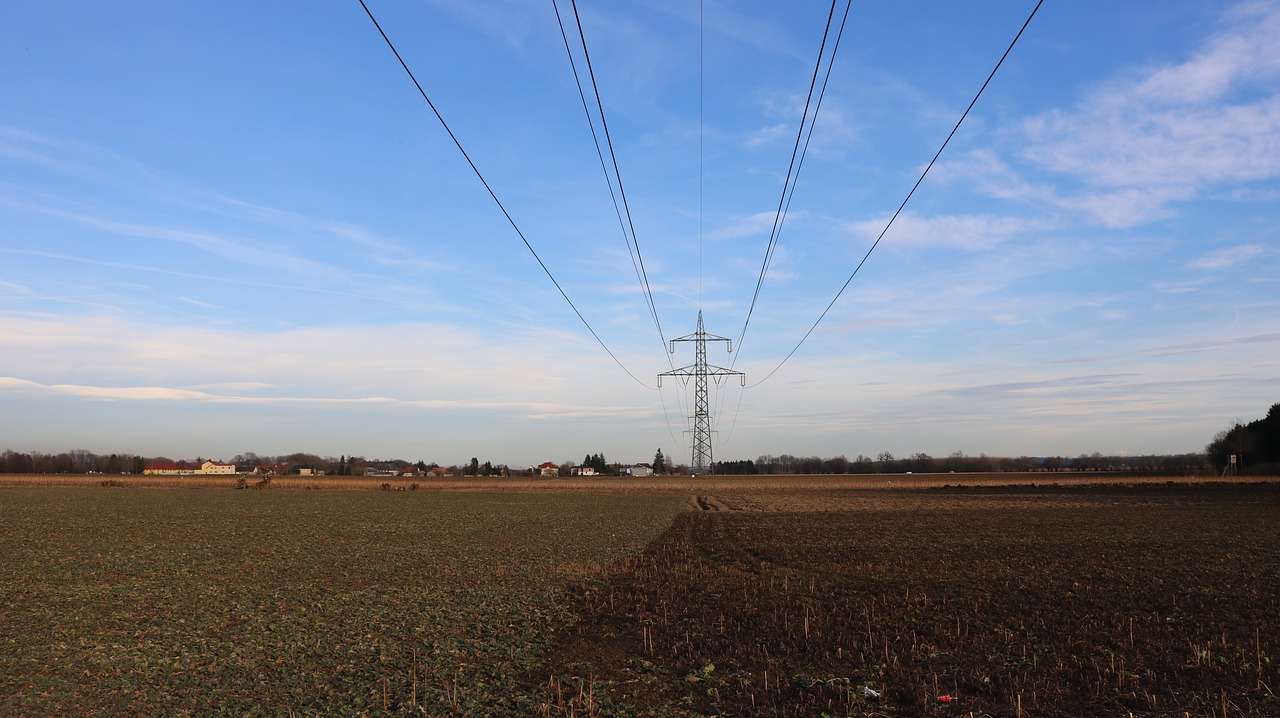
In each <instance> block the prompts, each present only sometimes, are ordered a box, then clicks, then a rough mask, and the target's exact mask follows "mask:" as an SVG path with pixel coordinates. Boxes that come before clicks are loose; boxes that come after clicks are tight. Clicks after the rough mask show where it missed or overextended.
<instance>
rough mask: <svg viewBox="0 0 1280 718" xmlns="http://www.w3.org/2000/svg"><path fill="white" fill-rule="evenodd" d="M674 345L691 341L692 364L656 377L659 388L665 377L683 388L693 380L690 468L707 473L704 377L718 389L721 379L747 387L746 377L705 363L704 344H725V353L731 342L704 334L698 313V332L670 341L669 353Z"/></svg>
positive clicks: (708, 438)
mask: <svg viewBox="0 0 1280 718" xmlns="http://www.w3.org/2000/svg"><path fill="white" fill-rule="evenodd" d="M676 342H693V346H694V360H693V365H692V366H686V367H682V368H680V369H672V370H671V371H664V372H662V373H661V374H659V375H658V388H659V389H661V388H662V377H664V376H674V377H676V378H677V379H679V380H680V381H681V383H683V384H684V385H685V386H688V384H689V377H693V393H694V400H693V458H692V461H691V462H690V463H691V465H690V468H691V469H693V470H694V471H700V472H701V471H710V470H711V411H710V408H709V402H708V401H707V377H711V378H712V381H714V382H715V383H716V385H717V386H718V385H719V384H720V379H721V377H727V376H738V377H741V378H742V385H743V386H746V385H747V375H746V374H743V373H742V372H740V371H734V370H732V369H725V368H724V367H718V366H712V365H710V364H707V342H725V343H726V349H725V350H726V351H733V342H732V341H731V340H729V339H726V338H725V337H718V336H716V335H714V334H707V333H706V331H704V330H703V328H702V311H701V310H699V311H698V330H697V331H695V332H694V333H693V334H686V335H685V336H682V337H679V338H677V339H672V340H671V341H670V349H669V351H670V352H671V353H672V354H675V353H676Z"/></svg>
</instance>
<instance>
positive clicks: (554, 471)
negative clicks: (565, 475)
mask: <svg viewBox="0 0 1280 718" xmlns="http://www.w3.org/2000/svg"><path fill="white" fill-rule="evenodd" d="M538 475H539V476H559V475H560V465H559V464H557V463H556V462H554V461H544V462H542V463H541V464H538Z"/></svg>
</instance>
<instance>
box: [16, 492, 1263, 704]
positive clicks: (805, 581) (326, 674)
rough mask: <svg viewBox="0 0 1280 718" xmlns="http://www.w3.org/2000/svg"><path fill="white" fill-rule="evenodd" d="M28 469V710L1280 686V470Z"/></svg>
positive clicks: (1044, 699) (1057, 693)
mask: <svg viewBox="0 0 1280 718" xmlns="http://www.w3.org/2000/svg"><path fill="white" fill-rule="evenodd" d="M687 488H689V486H684V487H680V486H677V487H673V488H672V489H669V490H666V491H663V490H654V489H653V488H652V487H650V489H648V490H643V489H637V490H634V491H619V490H617V487H613V490H610V491H590V490H586V489H583V488H577V489H574V490H546V489H545V488H544V489H543V490H541V491H538V492H513V491H505V492H495V491H487V492H475V491H418V492H384V491H376V490H375V491H276V490H269V491H226V490H213V489H200V490H174V489H144V488H127V489H120V488H101V487H98V488H6V489H0V511H3V518H4V521H3V523H0V546H3V548H4V551H3V552H2V554H3V555H0V626H3V632H2V633H0V713H2V714H6V715H65V714H72V713H74V714H88V715H111V714H130V715H180V714H194V715H209V714H224V713H225V714H232V715H253V714H258V715H291V714H292V715H575V716H587V715H601V716H604V715H635V716H680V715H687V716H694V715H703V716H710V715H759V716H820V715H832V716H840V715H856V716H917V715H932V716H984V715H986V716H1126V715H1129V714H1133V715H1136V716H1185V715H1193V716H1210V715H1214V716H1221V715H1227V716H1240V715H1243V716H1278V715H1280V699H1277V696H1276V694H1275V690H1276V689H1277V687H1280V541H1277V539H1276V536H1277V535H1280V486H1278V485H1276V484H1266V483H1259V484H1252V485H1243V484H1242V485H1232V484H1218V485H1182V484H1171V485H1164V484H1152V485H1146V486H1094V487H1061V486H1059V487H1052V486H1051V487H1045V486H1040V487H1029V486H1022V487H1013V488H995V487H979V488H973V487H971V488H948V489H938V488H934V489H926V488H909V489H900V488H893V489H889V488H874V487H868V486H863V487H860V488H849V487H845V488H839V487H834V486H831V485H826V486H819V487H814V486H809V485H806V486H803V487H801V488H796V487H794V486H789V485H788V484H787V483H786V482H777V481H775V482H774V483H773V484H765V483H760V482H758V481H745V482H744V481H735V480H718V481H717V482H716V483H715V484H698V485H695V486H693V488H694V489H695V491H696V493H689V492H688V491H685V490H682V489H687Z"/></svg>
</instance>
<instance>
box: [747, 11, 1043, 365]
mask: <svg viewBox="0 0 1280 718" xmlns="http://www.w3.org/2000/svg"><path fill="white" fill-rule="evenodd" d="M1043 4H1044V0H1039V1H1038V2H1037V3H1036V6H1035V7H1034V8H1032V9H1031V14H1030V15H1028V16H1027V19H1026V21H1025V22H1023V23H1022V27H1021V28H1019V29H1018V34H1016V35H1014V36H1013V41H1012V42H1010V43H1009V47H1007V48H1005V51H1004V54H1003V55H1001V56H1000V60H999V61H998V62H996V66H995V67H993V68H992V69H991V73H990V74H989V75H987V79H986V81H984V82H983V83H982V87H980V88H978V92H977V94H975V95H974V96H973V100H972V101H970V102H969V106H968V107H966V108H965V110H964V113H963V114H961V115H960V119H959V120H957V121H956V124H955V126H954V127H952V128H951V132H949V133H948V134H947V138H946V139H945V140H943V141H942V146H941V147H939V148H938V151H937V152H935V153H934V154H933V159H931V160H929V164H928V165H927V166H926V167H925V168H924V171H923V172H921V173H920V178H919V179H917V180H916V183H915V184H914V185H912V186H911V191H909V192H907V196H906V197H905V198H904V199H903V200H902V203H901V204H899V205H898V209H897V210H895V211H894V213H893V216H892V217H890V218H889V221H888V222H887V223H885V226H884V229H882V230H880V234H879V236H877V237H876V241H875V242H872V243H871V247H870V249H868V250H867V252H866V254H864V255H862V260H861V261H860V262H858V266H856V267H854V268H853V272H852V273H851V274H850V275H849V278H848V279H846V280H845V281H844V284H843V285H841V287H840V290H839V291H838V292H836V295H835V296H834V297H832V298H831V301H830V302H829V303H828V304H827V307H826V309H823V310H822V314H819V315H818V319H817V320H816V321H814V323H813V325H812V326H810V327H809V330H808V331H806V332H805V333H804V336H802V337H800V341H798V342H796V345H795V346H794V347H793V348H792V349H791V351H790V352H788V353H787V355H786V356H785V357H783V359H782V361H781V362H778V366H776V367H774V368H773V370H772V371H770V372H769V373H768V374H766V375H765V376H764V378H762V379H761V380H760V381H758V382H756V383H755V384H752V385H751V386H750V387H748V388H754V387H757V386H760V385H761V384H763V383H765V382H766V381H768V380H769V377H771V376H773V375H774V373H776V372H777V371H778V370H779V369H781V368H782V365H783V364H786V363H787V360H789V359H790V358H791V357H792V356H794V355H795V353H796V352H797V351H798V350H799V349H800V346H801V345H803V344H804V342H805V340H806V339H808V338H809V335H810V334H812V333H813V330H814V329H817V328H818V324H820V323H821V322H822V320H823V318H825V317H826V316H827V312H830V311H831V307H833V306H835V303H836V301H837V300H839V299H840V295H842V294H844V290H845V289H848V288H849V283H850V282H852V281H853V278H854V277H856V276H858V270H860V269H862V265H864V264H866V262H867V258H868V257H870V256H871V253H872V252H874V251H875V249H876V247H877V246H879V244H880V240H882V239H884V236H885V234H886V233H888V231H889V228H890V227H892V226H893V222H894V220H896V219H897V218H898V215H900V214H902V209H903V208H904V207H906V206H907V202H909V201H911V196H912V195H914V194H915V193H916V189H918V188H919V187H920V184H921V183H922V182H924V178H925V176H927V175H928V174H929V170H931V169H933V165H934V163H935V162H937V161H938V158H939V157H940V156H942V151H943V150H945V149H946V148H947V144H948V143H950V142H951V138H952V137H955V134H956V132H957V131H958V130H959V129H960V125H961V124H962V123H963V122H964V120H965V118H966V117H968V116H969V111H970V110H972V109H973V106H974V105H976V104H978V98H980V97H982V93H983V91H985V90H986V89H987V85H989V84H991V79H992V78H994V77H995V76H996V72H997V71H998V70H999V69H1000V66H1001V65H1003V64H1004V61H1005V58H1007V57H1009V53H1010V52H1013V46H1014V45H1017V44H1018V39H1019V38H1021V37H1022V33H1023V32H1024V31H1025V30H1026V29H1027V26H1028V25H1030V24H1031V20H1032V18H1034V17H1035V16H1036V12H1038V11H1039V10H1040V6H1041V5H1043Z"/></svg>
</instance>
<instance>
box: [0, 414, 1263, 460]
mask: <svg viewBox="0 0 1280 718" xmlns="http://www.w3.org/2000/svg"><path fill="white" fill-rule="evenodd" d="M1232 456H1235V457H1236V458H1235V463H1232V462H1231V457H1232ZM167 461H172V459H169V458H167V457H164V456H156V457H142V456H139V455H137V454H128V453H113V454H95V453H93V452H91V451H88V450H85V449H73V450H71V451H64V452H62V453H59V454H46V453H41V452H38V451H32V452H28V453H22V452H18V451H13V450H12V449H7V450H5V451H4V453H0V474H88V473H102V474H141V473H142V472H143V470H144V469H145V468H146V466H147V465H148V464H150V463H154V462H167ZM203 461H204V458H202V457H196V458H195V459H194V460H192V461H190V462H189V463H193V464H197V465H198V464H200V463H201V462H203ZM231 463H234V464H236V465H237V466H251V467H252V466H262V465H270V466H305V467H307V468H310V469H312V470H315V471H317V472H324V473H326V474H331V475H337V476H363V475H364V473H365V469H367V468H381V469H399V470H404V469H407V468H409V467H410V466H416V467H417V468H418V469H419V470H421V471H424V472H425V471H427V470H429V469H433V468H437V467H439V466H440V464H436V463H434V462H432V463H428V462H424V461H421V460H419V461H417V462H410V461H405V460H403V459H389V460H381V459H366V458H365V457H363V456H347V455H345V454H344V455H342V456H340V457H338V458H336V459H335V458H333V457H332V456H329V457H322V456H319V455H317V454H309V453H293V454H284V455H281V456H259V455H258V454H255V453H253V452H246V453H243V454H237V455H236V456H235V457H234V458H233V459H232V460H231ZM581 465H583V466H590V467H592V468H594V469H595V470H596V472H597V473H600V474H613V475H616V474H618V473H620V472H621V469H622V465H621V464H618V463H614V462H610V461H608V460H607V459H605V457H604V454H602V453H594V454H587V455H586V456H585V457H584V458H583V461H582V464H581ZM573 466H574V463H573V462H563V463H562V464H560V467H559V468H560V473H562V474H564V475H567V474H568V473H570V471H571V469H572V468H573ZM651 466H652V468H653V471H654V473H655V474H664V473H676V474H683V473H688V467H687V466H685V465H684V464H679V463H675V462H672V461H671V460H670V459H668V458H667V457H666V456H665V455H664V454H663V452H662V450H661V449H659V450H658V451H657V453H656V454H655V455H654V458H653V464H652V465H651ZM445 468H446V469H448V470H449V472H450V473H452V474H453V475H454V476H530V475H533V474H534V473H536V472H537V468H536V467H532V466H531V467H529V468H526V469H510V468H509V467H507V466H506V465H504V464H495V463H493V462H490V461H484V462H481V461H480V460H479V459H477V458H474V457H473V458H472V459H471V461H470V462H467V463H465V464H460V465H454V466H447V467H445ZM712 470H713V472H714V473H716V474H721V475H727V474H739V475H741V474H746V475H752V474H884V473H907V472H918V473H947V472H955V473H975V472H976V473H989V472H1006V471H1120V472H1131V473H1158V474H1166V475H1191V474H1203V473H1207V472H1210V471H1212V472H1216V473H1225V472H1227V471H1236V472H1238V473H1243V474H1259V475H1280V403H1277V404H1274V405H1272V407H1271V409H1270V410H1269V411H1268V412H1267V415H1266V417H1264V418H1262V419H1258V420H1257V421H1253V422H1250V423H1248V424H1242V423H1240V422H1238V421H1237V422H1236V423H1235V424H1234V425H1233V426H1231V427H1230V428H1228V429H1224V430H1222V431H1220V432H1218V434H1217V435H1215V436H1214V437H1213V440H1212V441H1210V442H1209V444H1208V446H1206V447H1205V450H1204V452H1203V453H1187V454H1174V455H1147V456H1123V457H1121V456H1103V455H1102V454H1100V453H1097V452H1094V453H1092V454H1080V455H1079V456H1075V457H1063V456H1046V457H1032V456H1019V457H1016V458H1015V457H997V456H987V455H986V454H978V455H977V456H967V455H965V453H964V452H962V451H956V452H954V453H951V454H949V455H947V456H942V457H935V456H930V455H929V454H925V453H915V454H910V455H907V456H902V457H898V456H894V455H893V454H892V453H890V452H888V451H884V452H881V453H879V454H877V455H876V456H875V457H870V456H865V455H863V454H858V455H857V456H856V457H854V458H852V459H850V458H848V457H845V456H843V455H841V456H835V457H830V458H820V457H817V456H792V455H790V454H782V455H780V456H772V455H767V454H766V455H763V456H760V457H757V458H756V459H755V460H754V461H752V460H750V459H743V460H732V461H717V462H715V463H714V464H713V465H712Z"/></svg>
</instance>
